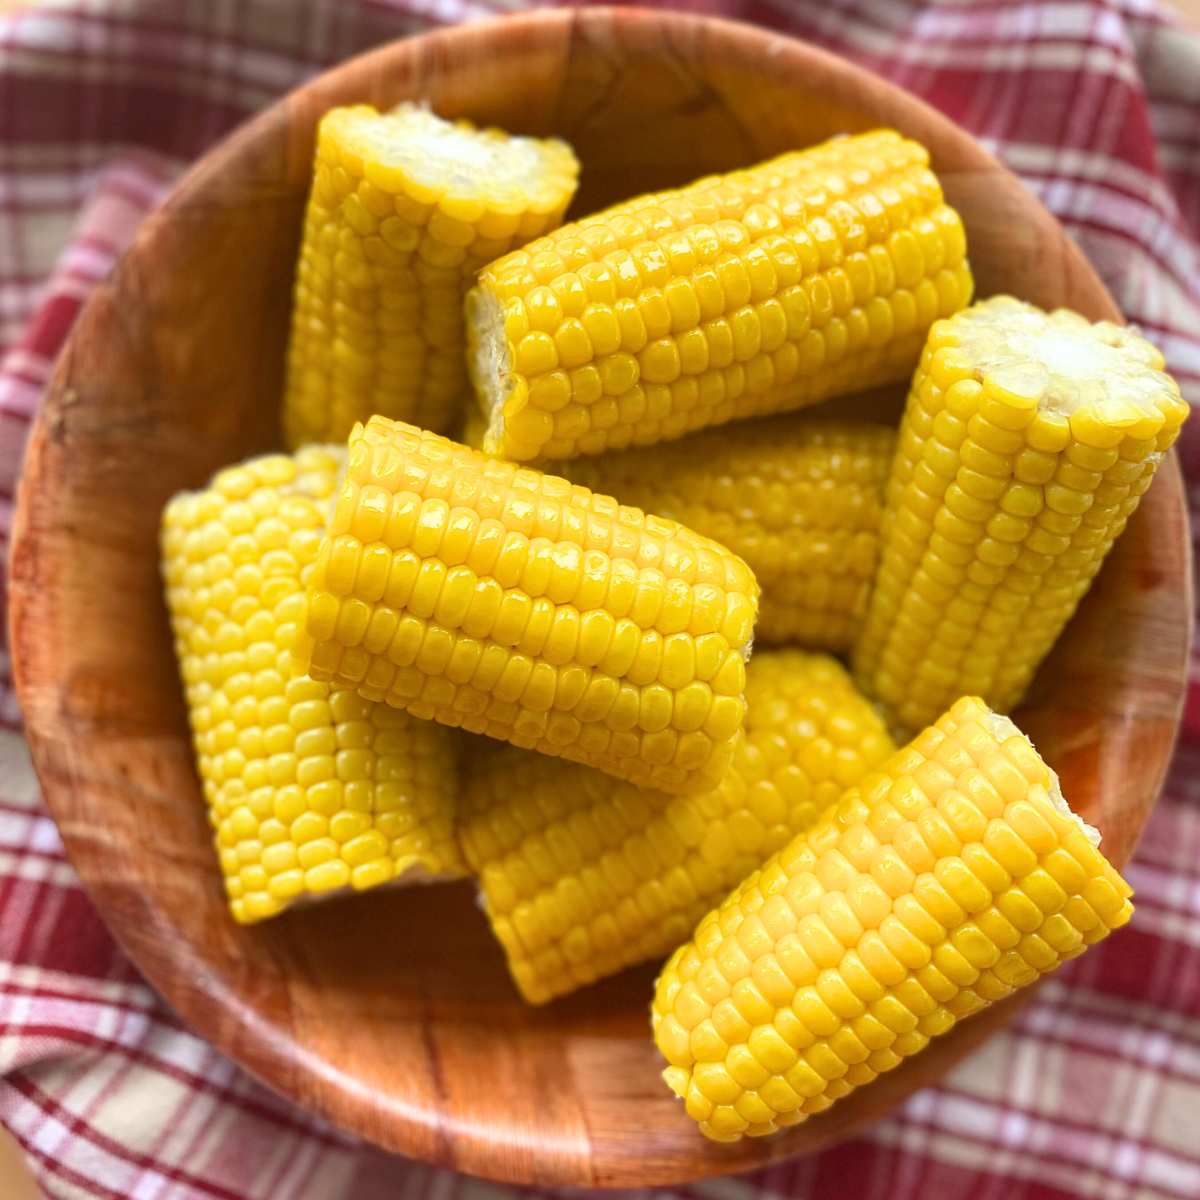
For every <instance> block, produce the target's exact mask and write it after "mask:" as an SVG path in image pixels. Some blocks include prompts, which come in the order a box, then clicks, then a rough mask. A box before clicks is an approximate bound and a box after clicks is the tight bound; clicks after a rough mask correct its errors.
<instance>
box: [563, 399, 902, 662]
mask: <svg viewBox="0 0 1200 1200" xmlns="http://www.w3.org/2000/svg"><path fill="white" fill-rule="evenodd" d="M895 443H896V434H895V430H893V429H890V428H887V427H886V426H882V425H873V424H869V423H867V422H865V421H863V422H855V421H830V420H814V419H811V418H807V417H805V416H803V415H784V416H778V417H772V418H768V419H766V420H761V421H746V422H739V423H737V424H734V425H731V426H729V427H728V428H722V429H712V430H705V431H703V432H701V433H697V434H693V435H692V436H691V437H686V438H683V439H682V440H680V441H678V442H673V443H670V444H668V445H663V446H652V447H638V448H634V449H629V450H625V451H622V452H617V453H610V454H602V455H597V456H595V457H589V458H579V459H574V460H572V461H571V462H569V463H566V464H564V467H563V470H564V473H565V474H566V475H568V476H569V477H570V478H571V479H573V480H574V481H575V482H577V483H582V484H585V485H586V486H587V487H590V488H592V489H593V490H595V491H600V492H606V493H608V494H610V495H613V496H616V497H617V499H618V500H621V501H622V502H623V503H626V504H636V505H638V507H640V508H644V509H646V510H647V511H649V512H656V513H660V514H661V515H662V516H665V517H671V518H673V519H674V520H677V521H679V522H681V523H682V524H684V525H687V526H688V527H689V528H691V529H694V530H696V532H697V533H702V534H704V535H705V536H707V537H711V538H712V539H713V540H714V541H717V542H720V543H721V544H722V545H723V546H728V547H729V549H730V550H732V551H733V552H734V553H735V554H738V555H740V556H741V557H742V558H743V559H745V561H746V563H747V564H748V565H749V567H750V568H751V570H753V572H754V574H755V577H756V578H757V579H758V582H759V585H760V586H761V587H762V597H761V600H760V610H759V618H758V627H757V631H756V637H757V638H758V639H760V640H762V641H767V642H793V641H794V642H801V643H803V644H804V645H806V646H813V647H821V648H823V649H829V650H842V649H846V648H847V647H848V646H849V645H850V642H851V639H852V637H853V635H854V632H855V630H856V629H857V628H858V625H859V624H860V623H861V621H862V617H863V615H864V613H865V611H866V602H867V591H868V586H869V584H870V582H871V580H872V578H873V577H874V574H875V564H876V560H877V557H878V553H879V522H880V514H881V511H882V508H883V488H884V483H885V481H886V479H887V475H888V471H889V468H890V466H891V460H892V453H893V451H894V449H895Z"/></svg>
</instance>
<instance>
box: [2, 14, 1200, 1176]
mask: <svg viewBox="0 0 1200 1200" xmlns="http://www.w3.org/2000/svg"><path fill="white" fill-rule="evenodd" d="M493 3H494V7H493ZM520 6H521V0H493V2H492V3H489V2H485V0H241V2H238V0H45V2H43V3H28V4H24V5H22V4H16V5H14V4H13V3H11V0H9V2H8V3H0V14H3V15H0V356H2V357H0V551H2V550H4V549H5V547H6V543H7V535H8V528H9V519H10V516H11V504H12V497H13V493H14V489H15V484H16V479H17V476H18V473H19V471H20V461H21V448H22V444H23V441H24V438H25V434H26V430H27V428H28V425H29V420H30V418H31V416H32V415H33V413H34V412H35V410H36V408H37V405H38V402H39V399H40V397H41V394H42V389H43V387H44V385H45V382H46V378H47V375H48V373H49V370H50V364H51V360H52V359H53V358H54V355H55V353H56V352H57V351H58V349H59V347H60V346H61V344H62V341H63V338H64V337H65V335H66V333H67V330H68V329H69V327H70V325H71V322H72V320H73V319H74V317H75V315H76V313H77V312H78V310H79V306H80V304H81V303H82V301H83V300H84V299H85V297H86V296H87V294H88V291H89V289H90V288H91V287H92V286H93V285H94V284H95V283H96V282H97V281H98V280H99V279H100V278H101V277H102V276H103V275H104V274H105V272H106V271H107V270H108V269H109V267H110V266H111V264H112V261H113V259H114V257H115V256H116V255H117V254H118V253H119V252H120V251H121V249H122V247H123V246H124V245H125V244H126V243H127V242H128V241H129V238H130V235H131V234H132V232H133V230H134V228H135V227H136V225H137V223H138V221H139V220H140V219H141V218H142V217H143V216H144V214H145V213H146V211H147V210H148V209H149V208H150V207H151V206H152V205H153V204H154V203H155V201H156V200H157V198H158V197H159V196H160V195H161V194H162V192H163V190H164V189H165V188H166V186H167V185H168V184H169V183H170V182H171V180H172V179H173V178H174V177H175V175H176V174H177V173H178V171H179V170H180V168H181V167H182V166H183V164H185V163H186V162H188V161H189V160H190V159H192V158H194V157H195V156H196V155H198V154H199V153H201V152H202V151H203V150H204V149H205V148H206V147H207V146H209V145H210V144H211V143H212V142H213V140H214V139H216V138H217V137H219V136H220V135H221V134H223V133H224V132H225V131H226V130H228V129H229V128H230V127H231V126H233V125H235V124H236V123H237V122H239V121H240V120H242V119H243V118H244V117H246V116H247V115H249V114H250V113H251V112H253V111H254V110H255V109H257V108H259V107H260V106H262V105H264V104H266V103H267V102H269V101H270V100H272V99H273V98H274V97H276V96H277V95H279V93H281V92H283V91H285V90H286V89H287V88H290V87H292V86H293V85H295V84H297V83H299V82H301V81H302V80H303V79H305V78H306V77H307V76H309V75H311V74H312V73H314V72H315V71H317V70H319V69H320V68H322V67H324V66H326V65H327V64H329V63H333V62H336V61H338V60H339V59H342V58H344V57H346V56H347V55H349V54H352V53H354V52H356V51H359V50H362V49H364V48H366V47H368V46H371V45H374V44H377V43H379V42H381V41H384V40H386V39H389V38H393V37H397V36H401V35H404V34H407V33H412V32H415V31H419V30H422V29H425V28H429V27H431V26H434V25H438V24H442V23H447V22H452V21H460V20H467V19H472V18H476V17H479V16H483V15H490V14H491V13H493V12H494V11H497V10H504V9H509V8H512V7H520ZM686 7H691V8H703V9H705V10H709V11H714V12H717V11H719V12H722V13H724V14H726V15H729V16H738V17H742V18H744V19H746V20H752V21H756V22H759V23H761V24H765V25H770V26H772V27H773V28H776V29H779V30H783V31H786V32H789V33H793V34H797V35H799V36H801V37H805V38H808V39H810V40H811V41H814V42H818V43H820V44H822V45H825V46H828V47H830V48H832V49H834V50H837V51H840V52H841V53H843V54H845V55H847V56H849V57H850V58H853V59H856V60H857V61H858V62H860V63H863V64H865V65H867V66H869V67H871V68H873V69H874V70H876V71H878V72H880V73H881V74H883V75H886V76H887V77H888V78H890V79H892V80H894V81H895V82H897V83H899V84H901V85H903V86H904V87H907V88H909V89H910V90H912V91H914V92H916V93H917V94H919V95H921V96H923V97H925V98H926V99H927V100H929V101H931V102H932V103H933V104H935V105H936V106H938V107H939V108H941V109H942V110H943V111H944V112H946V113H948V114H949V115H950V116H951V117H953V118H954V119H955V120H957V121H959V122H960V123H961V124H963V125H964V126H966V128H968V129H970V130H971V131H972V132H974V133H975V134H976V135H978V136H979V137H980V138H981V139H982V140H983V141H984V142H985V143H986V144H987V145H988V146H989V147H990V148H991V149H992V150H994V151H995V152H997V153H998V154H999V156H1000V157H1001V158H1002V159H1004V160H1005V161H1006V162H1007V163H1008V164H1009V165H1010V166H1011V167H1012V168H1013V169H1014V170H1016V171H1017V172H1018V173H1019V174H1020V175H1021V176H1022V177H1023V178H1024V179H1025V180H1026V181H1027V182H1028V184H1029V185H1030V186H1031V187H1032V188H1033V189H1034V190H1035V191H1036V192H1037V193H1038V194H1039V195H1040V196H1041V197H1042V199H1043V200H1044V201H1045V202H1046V204H1047V205H1048V206H1049V207H1050V208H1051V209H1052V210H1053V211H1054V212H1055V213H1056V214H1057V215H1058V216H1059V217H1060V218H1061V219H1062V220H1063V222H1064V223H1065V225H1066V227H1067V228H1068V229H1069V230H1070V231H1071V233H1072V234H1073V235H1074V236H1075V237H1076V238H1077V239H1078V240H1079V242H1080V244H1081V245H1082V246H1083V248H1084V250H1085V251H1086V252H1087V254H1088V256H1089V257H1090V258H1091V260H1092V262H1093V263H1094V264H1095V265H1096V267H1097V268H1098V270H1099V271H1100V273H1101V275H1102V276H1103V277H1104V279H1105V281H1106V282H1107V284H1108V286H1109V287H1110V288H1111V289H1112V291H1113V293H1114V294H1115V296H1116V297H1117V299H1118V301H1119V302H1120V303H1121V305H1122V307H1123V308H1124V310H1125V312H1126V314H1127V315H1128V316H1129V318H1130V319H1131V320H1134V321H1136V322H1137V323H1138V324H1140V325H1141V326H1143V327H1144V328H1145V329H1146V330H1147V331H1148V332H1149V334H1150V335H1151V336H1152V337H1153V338H1154V339H1155V340H1156V341H1158V343H1159V344H1160V345H1161V346H1162V348H1163V349H1164V351H1165V352H1166V355H1167V358H1168V361H1169V363H1170V365H1171V368H1172V369H1173V370H1174V372H1175V373H1176V375H1177V376H1178V377H1179V379H1180V380H1181V382H1182V384H1183V386H1184V389H1185V393H1186V394H1188V395H1189V397H1190V399H1191V400H1192V402H1193V403H1198V404H1200V252H1198V247H1200V35H1197V34H1195V33H1188V32H1185V31H1184V30H1183V29H1182V28H1181V27H1180V26H1179V25H1177V24H1176V23H1174V22H1173V21H1172V20H1171V19H1169V18H1168V17H1167V16H1166V15H1165V13H1164V12H1163V11H1162V10H1160V9H1159V8H1158V7H1157V6H1156V4H1155V3H1153V2H1152V0H1045V2H1040V3H1039V2H1028V3H1002V2H999V0H993V2H989V0H976V2H975V3H973V4H970V5H967V4H963V3H961V2H959V3H944V4H929V5H920V4H915V3H910V2H906V0H875V2H873V3H872V2H869V0H860V2H854V0H725V2H722V0H715V2H714V3H712V4H703V3H701V4H691V5H686ZM5 10H10V11H7V12H5ZM1182 452H1183V456H1184V466H1185V472H1186V473H1187V475H1188V479H1189V481H1190V486H1191V489H1192V495H1193V506H1194V507H1198V508H1200V491H1198V490H1197V489H1198V488H1200V422H1197V423H1196V427H1195V428H1193V429H1191V430H1190V431H1189V436H1188V437H1186V438H1185V441H1184V445H1183V451H1182ZM3 606H4V588H3V576H2V575H0V615H2V613H3ZM1194 674H1195V676H1196V682H1195V683H1194V684H1193V687H1192V694H1191V697H1190V703H1189V706H1188V713H1187V720H1186V727H1185V732H1184V737H1183V744H1182V746H1181V748H1180V751H1179V755H1178V760H1177V762H1176V764H1175V768H1174V770H1173V772H1172V774H1171V777H1170V780H1169V782H1168V784H1167V788H1166V792H1165V794H1164V796H1163V799H1162V801H1161V803H1160V804H1159V807H1158V810H1157V812H1156V813H1155V816H1154V818H1153V820H1152V821H1151V823H1150V826H1149V828H1148V829H1147V831H1146V835H1145V838H1144V839H1143V841H1142V844H1141V846H1140V848H1139V849H1138V852H1137V855H1136V858H1135V859H1134V862H1133V864H1132V865H1131V866H1130V868H1129V878H1130V881H1131V882H1132V883H1133V885H1134V887H1135V888H1136V889H1137V893H1138V911H1137V916H1136V918H1135V920H1134V922H1133V925H1132V926H1131V927H1130V928H1128V929H1126V930H1123V931H1122V932H1120V933H1118V934H1117V935H1116V936H1114V937H1113V938H1112V939H1111V940H1109V941H1108V942H1106V943H1105V944H1104V945H1103V946H1101V947H1099V948H1098V949H1097V950H1095V951H1093V952H1092V953H1091V954H1088V955H1087V956H1086V957H1085V958H1083V959H1082V960H1080V961H1079V962H1077V963H1073V964H1071V965H1069V966H1068V967H1067V968H1066V969H1064V970H1063V971H1061V972H1060V973H1059V974H1058V975H1056V976H1055V977H1054V979H1052V980H1051V981H1050V982H1049V984H1048V985H1047V986H1046V987H1045V988H1044V989H1043V990H1042V991H1041V992H1040V993H1039V996H1038V998H1037V999H1036V1001H1035V1002H1034V1004H1033V1005H1032V1006H1031V1007H1030V1008H1028V1009H1027V1010H1026V1011H1025V1013H1024V1015H1023V1016H1022V1017H1021V1018H1020V1019H1019V1020H1018V1021H1017V1023H1016V1024H1015V1025H1014V1026H1013V1027H1011V1028H1010V1029H1009V1030H1008V1031H1007V1032H1005V1033H1003V1034H1001V1035H999V1036H997V1037H995V1038H993V1039H992V1040H991V1041H990V1042H989V1043H988V1044H987V1045H986V1046H985V1047H984V1048H983V1049H982V1050H980V1051H979V1052H978V1053H977V1054H975V1056H974V1057H972V1058H970V1059H969V1060H968V1061H967V1062H965V1063H964V1064H962V1065H961V1066H960V1067H958V1068H957V1069H956V1070H955V1071H954V1072H953V1073H952V1074H951V1075H950V1077H949V1078H948V1079H947V1080H946V1081H945V1082H944V1083H943V1084H942V1085H941V1086H940V1087H937V1088H933V1089H929V1090H927V1091H923V1092H920V1093H918V1094H917V1095H915V1096H914V1097H913V1098H912V1099H911V1100H910V1101H909V1102H908V1103H907V1104H906V1105H905V1106H904V1108H903V1109H902V1110H900V1111H899V1112H898V1113H897V1114H896V1115H895V1116H893V1117H892V1118H891V1119H889V1120H887V1121H884V1122H882V1123H880V1124H878V1125H876V1126H875V1127H874V1128H873V1129H872V1130H871V1131H870V1132H869V1133H868V1134H866V1135H865V1136H863V1137H861V1138H858V1139H856V1140H855V1141H852V1142H849V1143H845V1144H843V1145H842V1146H839V1147H837V1148H835V1149H833V1150H830V1151H827V1152H826V1153H823V1154H820V1155H818V1156H816V1157H812V1158H807V1159H803V1160H800V1161H798V1162H795V1163H791V1164H786V1165H783V1166H780V1167H776V1168H773V1169H771V1170H768V1171H764V1172H761V1173H759V1174H757V1175H752V1176H748V1177H744V1178H741V1179H737V1180H727V1181H718V1182H713V1183H709V1184H702V1185H698V1186H696V1187H693V1188H688V1189H686V1190H687V1192H688V1193H689V1194H696V1195H701V1196H709V1197H720V1200H757V1198H758V1197H759V1196H760V1195H772V1194H775V1195H788V1196H795V1197H808V1196H823V1197H824V1196H829V1197H838V1198H840V1197H852V1198H854V1200H917V1198H918V1197H919V1198H921V1200H958V1198H959V1197H963V1198H966V1197H970V1198H971V1200H1018V1198H1023V1200H1035V1198H1036V1200H1050V1198H1051V1197H1077V1196H1087V1197H1101V1198H1103V1200H1127V1198H1128V1200H1132V1198H1134V1197H1138V1198H1141V1197H1147V1198H1157V1197H1163V1198H1170V1200H1195V1198H1196V1197H1198V1196H1200V670H1197V671H1196V672H1195V673H1194ZM8 682H9V681H8V670H7V660H6V659H5V658H4V655H3V651H2V649H0V727H2V728H0V1119H3V1122H4V1124H5V1125H6V1126H7V1128H8V1129H9V1130H10V1131H11V1132H12V1133H13V1134H14V1135H15V1137H16V1138H17V1139H18V1140H19V1141H20V1143H21V1144H22V1146H23V1147H24V1148H25V1150H26V1152H27V1153H28V1156H29V1159H30V1162H31V1165H32V1166H33V1169H34V1171H35V1172H36V1174H37V1176H38V1177H39V1179H40V1181H41V1184H42V1186H43V1188H44V1189H45V1191H46V1192H47V1193H48V1194H49V1195H50V1196H52V1197H93V1196H100V1197H112V1198H113V1200H126V1198H127V1197H136V1198H138V1200H174V1198H178V1197H189V1198H190V1197H203V1198H209V1197H215V1198H222V1200H337V1198H340V1197H352V1198H353V1200H373V1198H375V1197H380V1198H382V1197H385V1196H386V1197H388V1198H389V1200H395V1198H397V1197H401V1198H404V1197H420V1198H422V1200H424V1198H425V1197H439V1198H440V1197H445V1198H446V1200H451V1198H454V1200H457V1197H459V1196H466V1195H468V1194H469V1195H472V1196H478V1197H486V1198H488V1200H490V1198H491V1197H494V1196H497V1197H498V1196H500V1195H502V1194H508V1193H512V1192H513V1191H515V1190H517V1189H509V1188H499V1187H494V1186H493V1185H490V1184H483V1183H479V1182H477V1181H472V1180H469V1179H466V1178H464V1177H461V1176H456V1175H453V1174H451V1173H448V1172H443V1171H435V1170H432V1169H429V1168H426V1167H423V1166H421V1165H418V1164H414V1163H410V1162H406V1161H404V1160H401V1159H398V1158H392V1157H389V1156H387V1155H385V1154H383V1153H381V1152H379V1151H376V1150H374V1149H371V1148H369V1147H366V1146H364V1145H362V1144H361V1143H359V1142H357V1141H356V1140H354V1139H353V1138H350V1137H347V1136H344V1135H342V1134H340V1133H338V1132H336V1131H334V1130H331V1129H330V1128H329V1127H327V1126H326V1125H324V1124H322V1123H321V1122H320V1121H318V1120H316V1119H314V1118H312V1117H310V1116H308V1115H306V1114H305V1113H303V1112H300V1111H298V1110H296V1109H294V1108H292V1107H290V1106H289V1105H288V1104H286V1103H285V1102H283V1101H281V1100H279V1099H276V1098H275V1097H274V1096H272V1095H271V1094H269V1093H268V1092H266V1091H265V1090H264V1089H262V1088H261V1087H259V1086H258V1085H257V1084H255V1083H253V1082H252V1081H251V1080H250V1079H248V1078H247V1077H246V1076H245V1075H244V1074H242V1072H241V1071H240V1070H239V1069H238V1068H237V1067H235V1066H233V1065H232V1064H231V1063H230V1062H228V1061H227V1060H225V1059H224V1058H222V1057H221V1056H220V1055H219V1054H217V1053H216V1052H215V1051H214V1050H213V1049H212V1048H211V1047H209V1046H208V1045H207V1044H206V1043H205V1042H203V1041H202V1040H200V1039H199V1038H197V1037H195V1036H194V1035H193V1034H191V1033H189V1032H188V1031H187V1030H186V1029H183V1028H181V1026H180V1025H179V1023H178V1022H177V1021H176V1020H175V1019H174V1017H173V1016H172V1015H171V1013H170V1012H168V1011H167V1009H166V1008H165V1007H164V1005H163V1004H162V1002H161V1001H160V1000H159V999H158V998H157V997H156V996H155V995H154V993H153V992H152V991H151V990H150V989H149V988H148V987H147V986H146V985H145V983H143V982H142V980H141V979H140V978H139V976H138V974H137V972H136V971H135V970H134V969H133V968H132V967H131V966H130V964H129V963H128V962H127V961H126V959H125V958H124V957H123V956H122V954H121V953H120V951H119V950H117V948H116V947H115V946H114V944H113V942H112V940H111V939H110V937H109V935H108V933H107V932H106V931H105V929H104V926H103V925H102V923H101V922H100V919H99V918H98V916H97V915H96V912H95V910H94V909H93V908H92V906H91V904H90V903H89V901H88V900H87V898H86V897H85V896H84V894H83V892H82V891H81V890H80V888H79V884H78V881H77V880H76V877H75V875H74V873H73V871H72V870H71V867H70V866H69V865H68V863H67V862H66V860H65V858H64V857H63V852H62V847H61V844H60V842H59V839H58V834H57V831H56V830H55V827H54V825H53V823H52V822H51V820H50V818H49V817H48V816H47V814H46V811H45V809H44V808H43V807H42V805H41V802H40V800H39V797H38V791H37V786H36V783H35V780H34V777H33V774H32V771H31V770H30V767H29V760H28V755H27V753H26V750H25V747H24V743H23V741H22V739H21V722H20V714H19V712H18V711H17V707H16V704H15V701H14V699H13V696H12V692H11V689H10V688H9V686H8Z"/></svg>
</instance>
